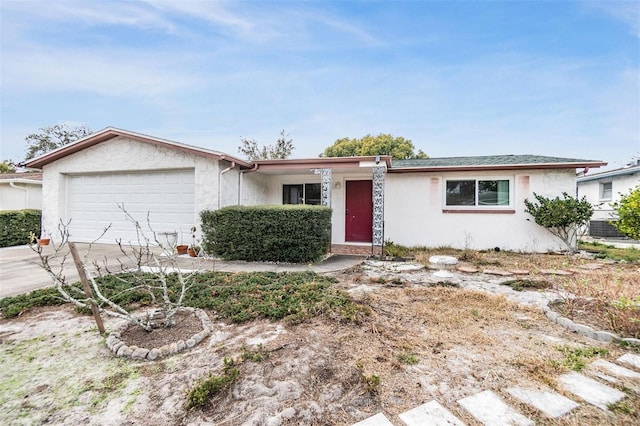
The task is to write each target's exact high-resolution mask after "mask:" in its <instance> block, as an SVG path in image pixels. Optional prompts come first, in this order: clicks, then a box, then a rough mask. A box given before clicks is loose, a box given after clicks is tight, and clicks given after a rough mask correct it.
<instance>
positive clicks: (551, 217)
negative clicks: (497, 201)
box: [524, 192, 593, 252]
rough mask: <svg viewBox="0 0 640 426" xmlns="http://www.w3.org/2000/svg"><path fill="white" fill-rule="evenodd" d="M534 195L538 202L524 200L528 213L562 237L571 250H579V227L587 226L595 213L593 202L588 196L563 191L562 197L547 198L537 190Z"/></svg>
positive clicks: (538, 222) (554, 233)
mask: <svg viewBox="0 0 640 426" xmlns="http://www.w3.org/2000/svg"><path fill="white" fill-rule="evenodd" d="M533 196H534V197H535V199H536V201H537V202H531V201H529V200H528V199H526V200H524V204H525V206H527V210H526V211H527V213H529V214H531V216H533V218H534V220H535V222H536V223H537V224H538V225H540V226H542V227H543V228H546V229H547V230H548V231H549V232H551V233H552V234H553V235H555V236H556V237H558V238H560V239H561V240H562V241H563V242H564V243H565V244H566V246H567V248H568V249H569V250H570V251H572V252H575V251H577V236H578V229H579V228H580V227H582V226H585V225H586V224H587V222H588V221H589V219H591V216H592V215H593V206H592V205H591V203H589V202H588V201H587V199H586V197H582V199H580V200H579V199H577V198H574V197H572V196H570V195H569V194H567V193H566V192H563V193H562V198H560V197H556V198H546V197H543V196H542V195H538V194H536V193H535V192H534V193H533ZM527 220H529V219H527Z"/></svg>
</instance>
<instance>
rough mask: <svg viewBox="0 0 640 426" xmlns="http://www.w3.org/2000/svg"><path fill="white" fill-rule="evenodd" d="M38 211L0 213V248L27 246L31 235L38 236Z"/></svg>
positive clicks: (39, 214)
mask: <svg viewBox="0 0 640 426" xmlns="http://www.w3.org/2000/svg"><path fill="white" fill-rule="evenodd" d="M40 218H41V212H40V210H35V209H24V210H4V211H0V247H10V246H19V245H21V244H29V242H30V241H29V236H30V235H31V233H33V234H34V235H40Z"/></svg>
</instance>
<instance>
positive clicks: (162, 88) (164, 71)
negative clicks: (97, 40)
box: [2, 47, 201, 99]
mask: <svg viewBox="0 0 640 426" xmlns="http://www.w3.org/2000/svg"><path fill="white" fill-rule="evenodd" d="M174 61H177V62H179V59H178V58H176V57H171V56H170V55H169V54H168V55H167V56H165V57H158V55H153V56H152V55H145V54H140V53H137V52H129V51H126V50H120V51H109V52H104V51H87V50H84V49H71V48H67V49H64V48H57V49H55V51H53V52H52V51H51V50H47V49H45V48H39V47H38V48H31V49H20V50H10V51H3V62H4V63H5V64H10V66H3V70H2V90H3V92H6V93H14V94H15V93H21V92H26V93H29V92H37V91H41V92H43V93H56V92H58V93H61V92H65V91H71V92H87V93H92V94H99V95H107V96H123V97H131V98H134V99H135V98H139V97H143V98H146V97H155V96H160V95H163V94H170V93H175V92H178V91H180V90H181V89H184V88H190V89H191V90H193V89H195V88H197V86H198V85H200V83H201V82H200V80H199V77H198V76H197V75H196V74H192V73H188V72H181V71H179V70H177V69H175V68H172V67H173V64H174Z"/></svg>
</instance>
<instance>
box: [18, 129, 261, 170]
mask: <svg viewBox="0 0 640 426" xmlns="http://www.w3.org/2000/svg"><path fill="white" fill-rule="evenodd" d="M119 136H122V137H126V138H129V139H133V140H136V141H138V142H143V143H151V144H153V145H157V146H161V147H165V148H169V149H177V150H179V151H184V152H188V153H192V154H195V155H199V156H202V157H209V158H213V159H216V160H225V161H230V162H233V163H235V164H237V165H239V166H240V167H243V168H247V169H248V168H251V167H252V165H251V163H248V162H246V161H244V160H241V159H239V158H236V157H234V156H231V155H227V154H224V153H221V152H214V151H209V150H204V149H200V148H197V147H192V146H189V145H185V144H181V143H178V142H173V141H169V140H166V139H160V138H156V137H152V136H147V135H142V134H139V133H134V132H130V131H127V130H122V129H116V128H113V127H107V128H106V129H103V130H101V131H99V132H97V133H94V134H92V135H89V136H87V137H85V138H82V139H79V140H77V141H75V142H72V143H70V144H69V145H65V146H62V147H60V148H58V149H55V150H53V151H50V152H48V153H46V154H43V155H41V156H39V157H36V158H34V159H31V160H29V161H27V162H26V166H27V167H29V168H34V169H42V167H44V166H46V165H47V164H49V163H51V162H53V161H56V160H59V159H61V158H64V157H66V156H68V155H71V154H74V153H76V152H79V151H82V150H83V149H86V148H89V147H91V146H94V145H97V144H99V143H101V142H105V141H108V140H110V139H114V138H116V137H119Z"/></svg>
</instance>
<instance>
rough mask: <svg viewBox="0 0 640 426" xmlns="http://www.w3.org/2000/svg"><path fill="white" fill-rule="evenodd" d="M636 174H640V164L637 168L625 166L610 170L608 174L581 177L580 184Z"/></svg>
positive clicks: (601, 173)
mask: <svg viewBox="0 0 640 426" xmlns="http://www.w3.org/2000/svg"><path fill="white" fill-rule="evenodd" d="M635 173H640V164H636V165H635V166H625V167H621V168H619V169H615V170H608V171H606V172H600V173H594V174H592V175H588V176H586V175H585V176H580V177H579V178H578V183H580V182H588V181H590V180H599V179H608V178H612V177H616V176H624V175H633V174H635Z"/></svg>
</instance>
